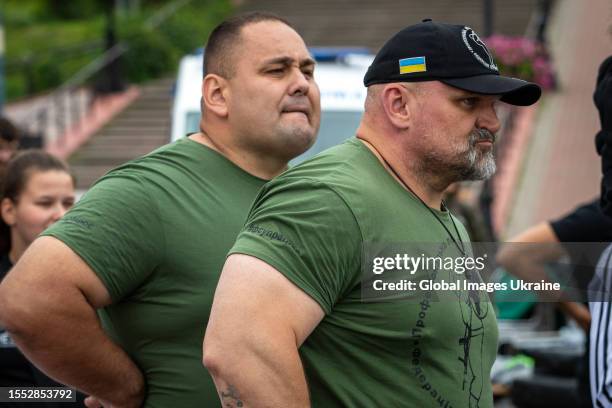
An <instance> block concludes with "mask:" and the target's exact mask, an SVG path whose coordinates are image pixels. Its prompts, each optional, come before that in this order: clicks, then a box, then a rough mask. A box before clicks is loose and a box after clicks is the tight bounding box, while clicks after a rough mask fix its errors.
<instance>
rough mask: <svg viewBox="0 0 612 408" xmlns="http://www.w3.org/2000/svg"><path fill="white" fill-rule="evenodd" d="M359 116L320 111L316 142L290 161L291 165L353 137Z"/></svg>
mask: <svg viewBox="0 0 612 408" xmlns="http://www.w3.org/2000/svg"><path fill="white" fill-rule="evenodd" d="M361 114H362V113H361V112H358V111H322V112H321V128H320V129H319V136H318V137H317V141H316V142H315V144H314V145H313V146H312V147H311V148H310V149H308V150H307V151H306V152H304V153H302V154H301V155H299V156H298V157H296V158H295V159H293V160H291V165H295V164H298V163H301V162H303V161H304V160H306V159H309V158H311V157H312V156H314V155H315V154H318V153H320V152H322V151H323V150H325V149H328V148H330V147H332V146H335V145H337V144H340V143H342V142H343V141H345V140H346V139H349V138H351V137H353V136H355V131H356V130H357V127H358V126H359V121H360V120H361Z"/></svg>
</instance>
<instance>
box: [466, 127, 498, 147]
mask: <svg viewBox="0 0 612 408" xmlns="http://www.w3.org/2000/svg"><path fill="white" fill-rule="evenodd" d="M481 141H487V142H491V143H495V134H494V133H492V132H490V131H489V130H487V129H474V131H473V132H472V133H471V135H470V144H472V145H474V144H476V143H478V142H481Z"/></svg>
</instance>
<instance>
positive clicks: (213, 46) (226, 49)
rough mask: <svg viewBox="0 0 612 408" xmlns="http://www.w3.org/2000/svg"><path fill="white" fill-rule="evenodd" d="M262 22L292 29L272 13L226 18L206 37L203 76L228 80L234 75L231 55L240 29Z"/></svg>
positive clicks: (237, 41)
mask: <svg viewBox="0 0 612 408" xmlns="http://www.w3.org/2000/svg"><path fill="white" fill-rule="evenodd" d="M263 21H277V22H279V23H282V24H285V25H287V26H289V27H291V28H293V26H292V25H291V24H290V23H289V22H288V21H287V20H285V19H284V18H282V17H280V16H278V15H276V14H274V13H268V12H262V11H254V12H249V13H243V14H238V15H236V16H234V17H230V18H228V19H227V20H225V21H223V22H222V23H221V24H219V25H218V26H217V27H215V29H214V30H213V31H212V32H211V33H210V36H209V37H208V42H207V44H206V48H205V51H204V61H203V66H204V72H203V76H206V75H208V74H217V75H220V76H222V77H224V78H230V77H231V76H232V75H234V68H233V65H234V64H233V63H232V53H233V51H234V49H235V47H236V45H237V44H239V42H240V32H241V30H242V28H243V27H245V26H247V25H250V24H255V23H260V22H263Z"/></svg>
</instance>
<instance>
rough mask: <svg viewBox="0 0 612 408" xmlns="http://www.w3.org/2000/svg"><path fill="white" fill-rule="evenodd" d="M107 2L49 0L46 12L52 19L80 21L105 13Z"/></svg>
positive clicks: (102, 0)
mask: <svg viewBox="0 0 612 408" xmlns="http://www.w3.org/2000/svg"><path fill="white" fill-rule="evenodd" d="M108 1H113V0H108ZM108 1H107V0H69V1H66V0H47V1H46V2H45V3H46V8H45V12H46V14H47V15H48V16H49V17H50V18H56V19H60V20H79V19H87V18H92V17H95V16H96V15H99V14H100V13H102V12H103V11H104V6H105V4H104V3H105V2H108Z"/></svg>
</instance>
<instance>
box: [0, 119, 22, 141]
mask: <svg viewBox="0 0 612 408" xmlns="http://www.w3.org/2000/svg"><path fill="white" fill-rule="evenodd" d="M20 136H21V134H20V132H19V129H17V127H15V125H13V124H12V123H11V121H10V120H8V119H7V118H5V117H0V139H3V140H6V141H7V142H15V141H18V140H19V137H20Z"/></svg>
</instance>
